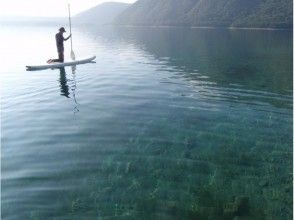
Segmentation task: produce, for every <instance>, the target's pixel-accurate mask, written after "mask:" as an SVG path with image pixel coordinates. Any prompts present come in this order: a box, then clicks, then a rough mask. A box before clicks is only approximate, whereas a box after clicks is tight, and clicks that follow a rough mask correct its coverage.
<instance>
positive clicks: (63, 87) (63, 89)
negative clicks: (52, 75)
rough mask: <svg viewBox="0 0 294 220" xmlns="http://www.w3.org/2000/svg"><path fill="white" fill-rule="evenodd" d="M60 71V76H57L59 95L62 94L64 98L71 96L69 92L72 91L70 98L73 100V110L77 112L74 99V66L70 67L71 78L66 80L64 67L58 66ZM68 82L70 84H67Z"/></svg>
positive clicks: (75, 84)
mask: <svg viewBox="0 0 294 220" xmlns="http://www.w3.org/2000/svg"><path fill="white" fill-rule="evenodd" d="M59 71H60V77H59V82H60V95H61V96H64V97H66V98H71V97H70V94H71V93H70V92H69V91H71V92H72V98H73V100H74V109H73V112H74V113H77V112H79V109H78V102H77V99H76V88H77V83H76V66H72V67H71V72H72V79H71V80H68V79H67V77H66V72H65V68H64V67H62V68H59ZM68 82H69V83H70V85H68Z"/></svg>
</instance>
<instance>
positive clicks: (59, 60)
mask: <svg viewBox="0 0 294 220" xmlns="http://www.w3.org/2000/svg"><path fill="white" fill-rule="evenodd" d="M52 62H60V63H63V62H64V53H63V51H61V52H58V59H54V60H52Z"/></svg>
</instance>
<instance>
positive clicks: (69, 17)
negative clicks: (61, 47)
mask: <svg viewBox="0 0 294 220" xmlns="http://www.w3.org/2000/svg"><path fill="white" fill-rule="evenodd" d="M68 19H69V32H70V35H71V16H70V4H68ZM70 48H71V52H72V53H73V50H72V35H71V37H70Z"/></svg>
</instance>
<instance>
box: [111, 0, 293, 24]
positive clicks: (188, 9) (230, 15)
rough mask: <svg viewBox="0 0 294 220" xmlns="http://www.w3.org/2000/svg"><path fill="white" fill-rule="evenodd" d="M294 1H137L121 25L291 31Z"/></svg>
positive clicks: (119, 21)
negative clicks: (287, 29) (249, 28)
mask: <svg viewBox="0 0 294 220" xmlns="http://www.w3.org/2000/svg"><path fill="white" fill-rule="evenodd" d="M292 11H293V2H292V0H138V1H137V2H136V3H134V4H133V5H132V6H130V7H128V8H127V9H126V10H125V11H123V12H122V13H121V14H120V15H119V16H118V17H117V18H116V19H115V23H116V24H120V25H155V26H159V25H176V26H182V25H185V26H225V27H272V28H292V17H293V15H292V13H293V12H292Z"/></svg>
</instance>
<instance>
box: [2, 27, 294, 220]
mask: <svg viewBox="0 0 294 220" xmlns="http://www.w3.org/2000/svg"><path fill="white" fill-rule="evenodd" d="M57 29H58V27H57V26H47V27H44V26H26V25H19V26H11V25H10V26H9V25H2V26H1V29H0V40H1V42H2V46H1V66H2V68H1V70H0V76H1V96H2V97H1V114H2V117H1V120H2V121H1V124H2V125H1V134H2V136H1V145H2V146H1V167H2V169H1V171H2V181H1V184H2V185H1V190H2V194H1V215H2V219H6V220H14V219H15V220H18V219H33V220H39V219H56V220H57V219H58V220H59V219H168V220H169V219H197V220H198V219H200V220H201V219H258V220H262V219H275V220H276V219H281V220H285V219H292V142H293V137H292V132H293V131H292V121H293V120H292V104H293V102H292V89H293V88H292V80H293V79H292V32H291V31H257V30H254V31H252V30H214V29H191V30H190V29H181V28H173V29H155V28H150V29H146V28H116V29H114V28H110V27H105V28H101V27H100V28H99V27H97V28H94V27H77V28H75V29H74V30H73V31H74V38H73V40H74V51H75V53H76V55H77V56H89V55H93V54H95V55H96V56H97V60H96V61H97V62H96V63H95V64H87V65H80V66H77V67H76V70H73V69H71V68H65V69H61V70H44V71H34V72H27V71H26V70H25V65H26V64H30V63H40V62H44V61H45V60H47V59H49V58H52V56H56V55H55V54H56V52H55V42H54V34H55V32H56V30H57ZM69 52H70V47H69V42H67V43H66V54H67V55H69V54H70V53H69Z"/></svg>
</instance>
